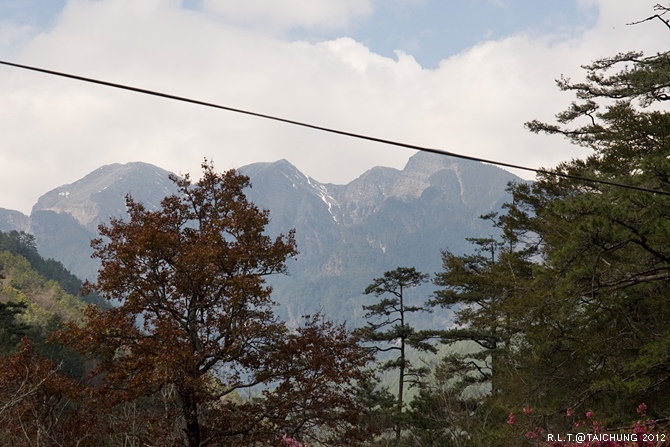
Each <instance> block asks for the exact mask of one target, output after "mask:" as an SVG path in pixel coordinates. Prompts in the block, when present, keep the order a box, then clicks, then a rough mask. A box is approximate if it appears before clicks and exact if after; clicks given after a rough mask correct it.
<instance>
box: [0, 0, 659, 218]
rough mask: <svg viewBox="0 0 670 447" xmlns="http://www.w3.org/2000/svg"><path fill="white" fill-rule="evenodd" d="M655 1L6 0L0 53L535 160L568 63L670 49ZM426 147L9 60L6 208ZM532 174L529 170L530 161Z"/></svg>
mask: <svg viewBox="0 0 670 447" xmlns="http://www.w3.org/2000/svg"><path fill="white" fill-rule="evenodd" d="M656 3H658V0H635V1H631V0H560V1H556V0H182V1H179V0H69V1H65V0H0V59H2V60H5V61H11V62H16V63H22V64H29V65H35V66H38V67H43V68H48V69H52V70H59V71H64V72H68V73H73V74H78V75H81V76H87V77H93V78H99V79H104V80H108V81H111V82H116V83H122V84H129V85H133V86H137V87H142V88H147V89H154V90H159V91H162V92H167V93H171V94H175V95H181V96H186V97H190V98H195V99H200V100H203V101H207V102H214V103H218V104H222V105H226V106H230V107H236V108H241V109H247V110H250V111H255V112H259V113H264V114H271V115H277V116H281V117H284V118H288V119H292V120H299V121H306V122H309V123H312V124H315V125H319V126H325V127H334V128H338V129H342V130H346V131H350V132H359V133H365V134H368V135H373V136H377V137H381V138H387V139H395V140H401V141H404V142H407V143H412V144H417V145H423V146H430V147H435V148H440V149H444V150H448V151H453V152H460V153H465V154H470V155H474V156H478V157H483V158H489V159H497V160H501V161H505V162H509V163H516V164H522V165H527V166H534V167H540V166H543V167H551V166H553V165H555V164H556V163H558V162H560V161H562V160H566V159H570V158H572V157H579V156H583V155H584V154H586V152H585V150H584V149H580V148H576V147H573V146H571V145H569V144H568V143H567V142H566V141H563V140H562V139H560V138H559V137H546V136H538V135H533V134H530V133H528V132H527V131H526V130H525V129H524V127H523V124H524V122H526V121H530V120H532V119H535V118H537V119H541V120H545V121H551V120H552V119H553V116H554V115H555V114H556V113H557V112H560V111H561V110H563V109H564V108H565V107H566V106H567V105H568V104H569V102H570V101H571V100H572V97H571V95H570V94H568V93H562V92H559V91H558V89H557V88H556V86H555V83H554V80H555V79H556V78H558V77H560V76H561V75H566V76H570V77H572V78H573V79H580V78H581V77H582V76H583V70H581V69H580V65H583V64H587V63H589V62H591V61H593V60H595V59H597V58H600V57H604V56H611V55H614V54H616V53H618V52H623V51H629V50H644V51H645V52H647V53H649V54H652V53H655V52H657V51H664V50H666V49H667V41H668V37H669V36H670V34H669V33H668V30H667V29H666V28H665V27H664V26H663V24H661V23H660V22H659V21H654V22H647V23H645V24H641V25H636V26H626V23H629V22H632V21H635V20H640V19H643V18H645V17H647V16H650V15H652V14H653V6H654V4H656ZM412 153H413V152H412V151H409V150H406V149H401V148H397V147H391V146H384V145H381V144H375V143H365V142H360V141H355V140H352V139H348V138H346V137H341V136H334V135H328V134H323V133H320V132H317V131H313V130H307V129H301V128H296V127H292V126H289V125H285V124H280V123H275V122H269V121H264V120H260V119H258V118H253V117H248V116H242V115H236V114H233V113H230V112H224V111H219V110H213V109H206V108H203V107H199V106H195V105H189V104H184V103H178V102H171V101H168V100H164V99H160V98H154V97H148V96H142V95H139V94H136V93H131V92H126V91H120V90H114V89H110V88H106V87H101V86H95V85H87V84H84V83H81V82H76V81H72V80H67V79H59V78H54V77H50V76H48V75H44V74H39V73H33V72H28V71H24V70H20V69H17V68H11V67H6V66H0V167H2V175H0V191H2V192H1V193H0V207H3V208H10V209H16V210H19V211H22V212H24V213H27V214H28V213H30V209H31V207H32V205H33V204H34V203H35V202H36V201H37V198H38V197H39V196H40V195H42V194H44V193H45V192H47V191H49V190H51V189H53V188H55V187H57V186H60V185H62V184H65V183H71V182H74V181H76V180H78V179H79V178H81V177H83V176H84V175H86V174H87V173H89V172H90V171H92V170H94V169H96V168H98V167H100V166H102V165H105V164H110V163H126V162H129V161H144V162H148V163H153V164H155V165H158V166H160V167H163V168H165V169H168V170H171V171H173V172H176V173H186V172H190V173H192V174H193V175H194V176H195V177H197V176H198V173H199V170H200V168H199V166H200V163H201V162H202V160H203V158H205V157H207V158H208V159H213V160H214V162H215V164H216V166H217V168H218V169H220V170H224V169H228V168H234V167H240V166H243V165H246V164H249V163H252V162H257V161H275V160H279V159H282V158H285V159H287V160H289V161H290V162H291V163H293V164H294V165H296V166H297V167H298V168H299V169H301V170H302V171H303V172H304V173H305V174H307V175H309V176H311V177H313V178H315V179H316V180H318V181H321V182H332V183H339V184H342V183H346V182H349V181H351V180H352V179H354V178H355V177H357V176H359V175H360V174H362V173H363V172H365V171H366V170H367V169H369V168H370V167H372V166H377V165H383V166H392V167H396V168H402V167H403V166H404V164H405V163H406V161H407V159H408V157H409V156H411V155H412ZM518 174H521V175H523V176H524V177H525V178H532V177H531V176H529V175H528V174H523V173H518Z"/></svg>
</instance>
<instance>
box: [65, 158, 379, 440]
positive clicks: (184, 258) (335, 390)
mask: <svg viewBox="0 0 670 447" xmlns="http://www.w3.org/2000/svg"><path fill="white" fill-rule="evenodd" d="M202 167H203V176H202V178H201V179H200V180H199V181H198V182H196V183H193V182H192V181H191V180H190V178H189V176H188V175H186V176H185V177H184V178H182V179H179V178H176V177H172V181H174V182H175V183H176V185H177V186H178V189H179V194H176V195H171V196H168V197H166V198H165V199H164V200H163V201H162V202H161V208H160V209H159V210H157V211H149V210H147V209H146V208H145V207H144V206H143V205H142V204H140V203H137V202H135V201H134V200H133V199H132V198H131V197H127V208H128V213H129V220H128V221H122V220H119V219H112V220H111V221H110V224H109V225H107V226H105V225H102V226H100V234H101V236H102V237H101V238H99V239H96V240H94V241H93V242H92V247H93V248H94V257H97V258H99V259H100V260H101V269H100V271H99V275H98V281H97V283H96V284H87V287H88V288H89V289H93V290H96V291H98V292H99V293H101V294H102V296H104V297H105V298H106V299H108V300H110V301H117V302H118V306H117V307H114V308H111V309H107V310H101V309H99V308H95V307H89V308H88V310H87V314H86V317H87V319H86V323H85V324H84V325H83V326H77V325H75V324H70V325H69V326H68V329H67V331H64V332H62V333H60V335H59V339H60V340H62V341H64V342H65V343H67V344H69V345H71V346H73V347H75V348H77V349H78V350H79V351H80V352H82V353H88V354H92V355H93V356H94V357H95V358H96V359H97V369H96V373H97V374H98V377H99V380H100V381H101V396H103V398H104V399H107V401H108V403H109V404H110V405H115V404H118V403H123V402H131V401H133V400H134V399H137V398H139V397H141V396H151V395H154V394H155V393H158V392H159V391H161V390H166V389H169V390H172V391H171V392H172V394H173V395H174V398H175V399H176V401H177V406H178V408H179V409H180V412H179V415H178V416H179V418H177V419H176V420H175V423H176V424H181V426H182V428H183V430H184V433H185V443H186V445H188V446H189V447H196V446H198V447H199V446H203V445H228V444H231V445H240V444H241V443H243V442H248V443H251V442H256V441H259V442H260V441H268V440H275V441H277V440H280V439H281V434H282V433H283V434H287V435H289V436H292V437H294V438H298V439H299V438H301V437H303V436H305V437H307V436H314V437H321V438H319V439H323V438H324V436H326V435H327V434H328V433H331V434H333V433H335V434H337V436H341V435H342V434H343V433H345V432H346V433H349V432H353V431H354V430H353V427H354V426H353V424H352V423H351V422H352V421H354V420H355V418H356V410H357V408H356V406H355V403H353V402H352V400H351V396H352V393H353V391H351V390H350V388H349V387H348V384H349V383H350V382H352V381H355V380H356V379H358V378H362V377H363V375H362V373H361V372H360V371H361V367H362V366H364V365H365V363H366V362H367V360H368V356H367V354H365V353H364V352H363V351H362V350H361V348H359V347H358V345H357V343H356V340H355V339H354V338H353V337H352V336H351V334H350V333H349V332H348V331H347V330H346V329H345V328H344V327H343V326H336V325H333V324H331V323H328V322H327V321H325V320H324V319H323V318H321V317H320V316H315V317H310V318H307V320H306V323H305V325H304V326H302V327H298V328H293V329H292V328H289V327H287V325H286V324H285V323H283V322H281V321H279V320H278V319H277V318H276V317H275V316H274V313H273V310H272V306H273V305H274V303H273V301H272V300H271V296H270V295H271V287H270V286H268V285H267V284H265V280H264V277H265V276H267V275H270V274H276V273H283V272H285V270H286V265H285V261H286V259H287V258H289V257H291V256H295V255H296V253H297V251H296V247H295V240H294V235H293V231H290V232H289V233H288V234H287V235H279V236H277V237H276V238H275V239H271V238H270V237H269V236H268V235H266V234H265V233H264V230H265V226H266V225H267V223H268V221H269V212H268V211H267V210H260V209H258V208H257V207H256V206H255V205H254V204H253V203H250V202H249V201H248V200H247V199H246V196H245V194H244V189H245V188H247V187H249V179H248V178H247V177H245V176H243V175H240V174H238V173H237V172H235V171H234V170H231V171H228V172H225V173H223V174H217V173H216V172H215V171H214V169H213V166H212V165H211V164H210V163H208V162H207V161H206V160H205V162H204V163H203V165H202ZM259 387H260V388H259ZM242 392H248V393H251V395H250V397H249V398H247V399H242V400H240V399H233V398H232V397H233V396H236V395H240V393H242ZM180 421H183V422H180ZM325 428H328V429H330V431H328V430H325ZM325 440H326V441H327V440H328V439H325ZM352 442H353V441H352Z"/></svg>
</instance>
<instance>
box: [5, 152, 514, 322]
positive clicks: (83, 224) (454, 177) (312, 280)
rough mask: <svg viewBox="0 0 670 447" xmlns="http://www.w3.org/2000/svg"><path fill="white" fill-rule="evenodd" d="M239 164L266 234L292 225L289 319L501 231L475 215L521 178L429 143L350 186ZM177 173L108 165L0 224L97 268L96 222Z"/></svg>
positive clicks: (156, 193)
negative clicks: (266, 214) (434, 149)
mask: <svg viewBox="0 0 670 447" xmlns="http://www.w3.org/2000/svg"><path fill="white" fill-rule="evenodd" d="M238 171H239V172H240V173H242V174H244V175H247V176H249V178H250V180H251V184H252V187H251V188H249V189H248V190H247V191H246V194H247V196H248V198H249V200H251V201H252V202H254V203H256V204H257V205H258V206H259V207H261V208H266V209H269V210H270V219H271V220H270V224H269V225H268V227H267V231H268V233H269V234H271V235H277V234H279V233H286V232H287V231H288V230H290V229H292V228H295V229H296V239H297V243H298V250H299V252H300V254H299V255H298V259H297V261H291V262H290V264H289V270H290V273H291V274H290V275H289V276H285V277H273V278H271V279H270V282H271V283H272V285H273V287H274V291H275V296H276V297H277V301H278V302H280V303H281V304H282V306H281V307H282V309H283V312H284V316H285V317H287V318H289V319H290V318H294V317H296V316H297V315H300V314H302V313H313V312H314V311H319V310H321V311H323V312H326V313H328V314H331V315H335V316H336V317H338V318H340V319H352V318H353V319H354V320H355V319H357V318H359V317H360V302H361V299H362V296H361V293H362V291H363V290H364V289H365V287H366V286H367V284H369V283H370V282H371V280H372V279H373V278H376V277H379V276H380V275H381V274H383V272H384V271H387V270H391V269H393V268H396V267H398V266H414V267H416V268H417V269H418V270H420V271H424V272H426V273H434V272H436V271H439V270H440V269H441V259H440V250H442V249H445V248H447V247H448V248H449V249H450V250H452V251H455V252H465V251H467V250H469V246H468V243H467V242H465V238H466V237H480V236H487V235H489V234H490V233H491V232H492V231H493V230H492V229H491V228H490V226H489V224H488V223H485V222H482V221H481V219H479V218H478V217H479V216H480V215H482V214H486V213H489V212H491V211H497V210H498V209H499V208H500V206H501V205H502V204H503V203H504V202H505V201H506V200H507V199H508V195H507V192H506V191H505V189H506V185H507V183H508V182H510V181H517V182H522V181H523V180H521V179H520V178H519V177H516V176H514V175H513V174H511V173H509V172H507V171H504V170H502V169H500V168H497V167H495V166H492V165H486V164H482V163H478V162H474V161H468V160H459V159H456V158H453V157H447V156H439V155H435V154H428V153H417V154H415V155H413V156H412V157H411V158H410V159H409V160H408V162H407V164H406V166H405V167H404V168H403V169H402V170H399V169H394V168H388V167H381V166H378V167H373V168H371V169H369V170H368V171H366V172H364V173H363V174H361V175H360V176H359V177H357V178H356V179H354V180H352V181H351V182H349V183H347V184H346V185H335V184H332V183H321V182H319V181H317V180H315V179H314V178H312V177H310V176H308V175H306V174H304V173H302V172H301V171H300V170H298V169H297V168H296V167H295V166H294V165H292V164H291V163H290V162H289V161H287V160H285V159H282V160H278V161H275V162H259V163H253V164H250V165H247V166H243V167H240V168H239V169H238ZM170 175H171V173H170V172H168V171H166V170H163V169H162V168H159V167H157V166H153V165H150V164H148V163H143V162H133V163H126V164H118V163H117V164H112V165H106V166H102V167H100V168H98V169H96V170H95V171H93V172H91V173H89V174H88V175H86V176H84V177H83V178H81V179H79V180H77V181H75V182H73V183H71V184H68V185H63V186H60V187H58V188H55V189H53V190H51V191H49V192H47V193H45V194H44V195H43V196H41V197H40V198H39V199H38V201H37V203H36V204H35V206H34V207H33V210H32V212H31V215H30V216H25V215H21V213H18V212H16V211H11V210H3V209H0V229H4V230H5V231H8V230H12V229H19V228H17V227H21V228H20V230H23V231H26V227H28V230H29V231H28V232H31V233H33V234H34V235H35V239H36V241H37V246H38V249H39V251H40V253H41V254H42V255H43V256H45V257H51V258H54V259H57V260H59V261H61V262H62V263H63V264H64V265H65V266H66V267H67V268H68V269H70V270H71V271H73V272H74V273H75V274H77V275H78V276H80V277H83V278H87V279H94V278H95V274H96V271H97V266H98V264H97V263H96V261H95V260H92V259H90V255H91V249H90V246H89V241H90V239H91V238H93V237H95V236H96V229H97V226H98V225H99V224H100V223H106V222H108V221H109V218H110V217H117V218H124V217H125V216H126V214H125V198H124V197H125V195H126V194H128V193H130V194H131V195H132V196H133V198H134V199H135V200H137V201H139V202H142V203H143V204H145V206H147V207H148V208H149V209H155V208H156V207H158V206H159V202H160V200H161V199H162V198H163V197H164V196H165V195H166V194H171V193H174V192H176V190H177V189H176V187H175V185H174V184H173V183H172V182H171V181H170V180H169V176H170ZM194 178H197V177H196V176H194ZM17 213H18V214H17ZM348 306H351V307H352V308H351V309H347V307H348Z"/></svg>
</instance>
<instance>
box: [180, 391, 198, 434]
mask: <svg viewBox="0 0 670 447" xmlns="http://www.w3.org/2000/svg"><path fill="white" fill-rule="evenodd" d="M179 398H180V399H181V405H182V412H183V414H184V420H185V422H186V427H185V428H184V431H185V432H186V439H187V445H188V447H201V446H200V421H199V420H198V403H197V402H196V400H195V399H194V396H193V395H192V394H191V393H190V392H189V391H188V390H182V391H180V392H179Z"/></svg>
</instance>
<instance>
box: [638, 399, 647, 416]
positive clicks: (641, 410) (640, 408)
mask: <svg viewBox="0 0 670 447" xmlns="http://www.w3.org/2000/svg"><path fill="white" fill-rule="evenodd" d="M637 414H641V415H642V416H646V415H647V405H645V404H644V402H643V403H641V404H640V405H638V407H637Z"/></svg>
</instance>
